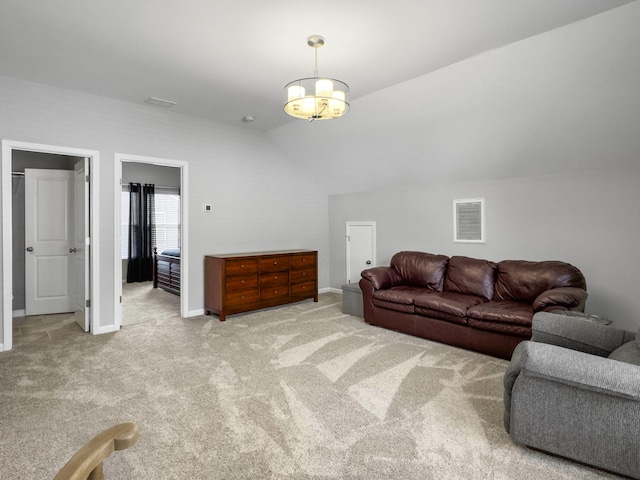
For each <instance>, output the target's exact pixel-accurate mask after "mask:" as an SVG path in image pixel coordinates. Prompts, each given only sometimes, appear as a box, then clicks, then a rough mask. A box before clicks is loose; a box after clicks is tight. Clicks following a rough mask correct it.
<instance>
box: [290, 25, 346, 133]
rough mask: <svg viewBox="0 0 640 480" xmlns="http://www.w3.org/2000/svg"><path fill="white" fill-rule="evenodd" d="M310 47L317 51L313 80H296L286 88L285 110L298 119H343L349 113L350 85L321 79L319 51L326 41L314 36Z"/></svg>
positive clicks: (308, 40)
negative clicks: (319, 73) (319, 74)
mask: <svg viewBox="0 0 640 480" xmlns="http://www.w3.org/2000/svg"><path fill="white" fill-rule="evenodd" d="M307 45H309V46H310V47H312V48H313V49H314V51H315V70H314V73H313V77H311V78H301V79H299V80H294V81H293V82H289V83H287V84H286V85H285V87H284V90H285V104H284V111H285V112H286V113H288V114H289V115H291V116H292V117H296V118H304V119H307V120H309V121H310V122H312V121H313V120H329V119H331V118H339V117H341V116H343V115H344V114H345V113H347V112H348V111H349V103H348V102H347V97H348V96H349V85H347V84H346V83H344V82H341V81H340V80H335V79H333V78H323V77H319V76H318V48H320V47H322V46H323V45H324V38H323V37H321V36H320V35H311V36H310V37H309V38H308V39H307Z"/></svg>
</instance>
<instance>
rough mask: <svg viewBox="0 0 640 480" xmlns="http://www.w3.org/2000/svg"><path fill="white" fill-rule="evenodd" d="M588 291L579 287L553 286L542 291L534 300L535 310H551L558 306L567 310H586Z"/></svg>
mask: <svg viewBox="0 0 640 480" xmlns="http://www.w3.org/2000/svg"><path fill="white" fill-rule="evenodd" d="M586 301H587V291H586V290H583V289H582V288H577V287H559V288H552V289H550V290H546V291H544V292H542V293H541V294H540V295H538V297H537V298H536V299H535V300H534V301H533V305H532V306H533V311H534V312H540V311H543V310H544V311H549V310H552V309H556V308H565V309H567V310H580V311H583V310H584V305H585V303H586Z"/></svg>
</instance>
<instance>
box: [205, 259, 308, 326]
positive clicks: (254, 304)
mask: <svg viewBox="0 0 640 480" xmlns="http://www.w3.org/2000/svg"><path fill="white" fill-rule="evenodd" d="M204 291H205V293H204V302H205V306H204V309H205V313H206V314H207V315H210V314H211V313H215V314H216V315H219V316H220V321H224V320H225V318H226V316H227V315H232V314H234V313H241V312H248V311H250V310H257V309H260V308H265V307H273V306H276V305H283V304H285V303H292V302H298V301H300V300H305V299H307V298H313V299H314V301H316V302H317V301H318V252H317V251H314V250H282V251H274V252H255V253H236V254H225V255H207V256H206V257H205V259H204Z"/></svg>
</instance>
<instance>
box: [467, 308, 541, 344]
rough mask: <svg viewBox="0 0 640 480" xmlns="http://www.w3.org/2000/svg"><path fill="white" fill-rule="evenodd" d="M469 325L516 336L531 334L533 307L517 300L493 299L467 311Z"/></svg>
mask: <svg viewBox="0 0 640 480" xmlns="http://www.w3.org/2000/svg"><path fill="white" fill-rule="evenodd" d="M467 315H468V317H469V319H468V322H467V324H468V325H469V326H470V327H474V328H480V329H482V330H491V331H494V332H501V333H509V334H512V335H518V336H529V337H530V336H531V321H532V319H533V308H532V307H531V305H528V304H526V303H519V302H509V301H505V300H503V301H493V302H488V303H483V304H481V305H475V306H473V307H470V308H469V310H468V311H467Z"/></svg>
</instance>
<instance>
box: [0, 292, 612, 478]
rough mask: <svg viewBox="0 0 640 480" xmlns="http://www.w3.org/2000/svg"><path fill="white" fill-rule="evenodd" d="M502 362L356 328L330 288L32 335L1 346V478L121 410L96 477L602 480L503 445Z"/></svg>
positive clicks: (38, 461) (51, 470)
mask: <svg viewBox="0 0 640 480" xmlns="http://www.w3.org/2000/svg"><path fill="white" fill-rule="evenodd" d="M176 298H177V297H176ZM139 308H140V309H141V310H142V312H141V314H142V315H146V312H147V311H148V310H149V306H148V305H146V306H145V305H144V304H140V305H139ZM506 366H507V362H505V361H503V360H499V359H494V358H491V357H487V356H484V355H480V354H476V353H472V352H468V351H464V350H459V349H455V348H452V347H448V346H444V345H440V344H437V343H432V342H429V341H426V340H422V339H418V338H413V337H410V336H406V335H403V334H398V333H395V332H391V331H388V330H383V329H380V328H376V327H371V326H368V325H366V324H365V323H364V322H363V321H362V319H360V318H356V317H352V316H349V315H344V314H342V312H341V296H340V295H335V294H325V295H321V296H320V302H319V303H314V302H311V301H306V302H302V303H298V304H293V305H289V306H286V307H280V308H273V309H270V310H267V311H261V312H255V313H252V314H246V315H236V316H232V317H229V318H228V320H227V321H226V322H219V321H218V319H217V318H216V317H205V316H202V317H197V318H190V319H180V318H179V317H178V316H177V315H174V316H172V317H168V318H164V319H162V320H158V321H154V322H147V323H144V324H137V325H132V326H124V327H123V328H122V330H121V331H120V332H118V333H115V334H107V335H100V336H91V335H79V336H78V335H75V336H72V337H70V338H68V339H66V340H64V341H58V342H33V343H31V344H27V345H22V346H20V348H19V349H15V350H14V351H11V352H7V353H2V354H0V405H1V412H2V414H1V416H0V431H1V432H2V434H1V435H0V465H1V467H0V477H1V478H2V479H5V480H6V479H36V478H37V479H46V478H52V477H53V476H54V474H55V472H57V471H58V469H60V468H61V467H62V465H63V464H64V463H65V462H66V460H67V459H68V458H69V457H70V456H71V455H72V454H73V453H74V452H75V451H76V449H78V448H79V447H80V446H81V445H82V444H84V443H85V442H86V441H87V440H89V439H90V438H91V437H92V436H93V435H94V434H95V433H97V432H98V431H100V430H102V429H104V428H107V427H108V426H111V425H113V424H116V423H119V422H123V421H134V422H136V423H138V425H139V427H140V431H141V437H140V441H139V443H138V444H136V445H135V446H134V447H132V448H130V449H128V450H126V451H123V452H116V453H114V454H113V455H112V456H111V457H110V458H109V459H108V460H107V462H106V464H105V473H106V478H107V479H111V480H114V479H301V480H303V479H363V480H364V479H367V480H369V479H402V480H409V479H467V478H479V479H496V480H498V479H505V480H506V479H519V480H526V479H535V480H539V479H541V478H542V479H545V480H555V479H573V478H580V479H596V478H617V477H615V476H614V475H609V474H606V473H603V472H600V471H597V470H593V469H590V468H588V467H585V466H582V465H578V464H575V463H572V462H569V461H566V460H563V459H558V458H555V457H552V456H549V455H546V454H544V453H541V452H536V451H532V450H529V449H526V448H523V447H520V446H517V445H514V444H513V443H512V442H511V440H510V438H509V436H508V435H507V434H506V433H505V432H504V429H503V426H502V408H503V407H502V376H503V374H504V371H505V368H506Z"/></svg>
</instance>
